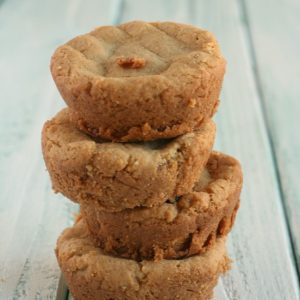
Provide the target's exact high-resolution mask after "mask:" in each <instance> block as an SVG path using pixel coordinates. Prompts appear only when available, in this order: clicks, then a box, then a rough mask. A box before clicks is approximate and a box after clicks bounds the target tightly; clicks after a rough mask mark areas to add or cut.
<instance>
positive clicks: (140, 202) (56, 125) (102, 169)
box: [42, 109, 215, 211]
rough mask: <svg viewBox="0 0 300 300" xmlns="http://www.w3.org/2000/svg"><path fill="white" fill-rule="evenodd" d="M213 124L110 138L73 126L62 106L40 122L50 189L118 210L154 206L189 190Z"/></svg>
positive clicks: (204, 157)
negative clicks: (165, 136)
mask: <svg viewBox="0 0 300 300" xmlns="http://www.w3.org/2000/svg"><path fill="white" fill-rule="evenodd" d="M214 137H215V124H214V123H213V121H211V120H208V121H207V122H204V123H202V125H201V126H200V128H198V130H197V131H194V132H191V133H187V134H184V135H182V136H179V137H177V138H174V139H171V140H170V139H169V140H159V141H151V142H139V143H113V142H108V141H105V140H101V139H99V138H97V139H95V138H92V137H91V136H89V135H87V134H86V133H84V132H81V131H80V130H78V129H77V128H76V127H75V126H74V124H72V123H71V122H70V120H69V109H64V110H62V111H61V112H60V113H59V114H57V116H55V117H54V118H53V119H52V120H51V121H48V122H47V123H46V124H45V125H44V129H43V133H42V148H43V154H44V159H45V162H46V165H47V168H48V171H49V173H50V176H51V179H52V184H53V188H54V190H56V191H57V192H61V193H62V194H64V195H65V196H66V197H68V198H70V199H71V200H73V201H75V202H79V203H84V202H86V203H88V204H91V205H96V204H97V205H98V206H97V207H99V206H101V207H102V209H103V210H106V211H121V210H123V209H125V208H133V207H136V206H147V207H152V206H157V205H160V204H162V203H163V202H165V201H166V200H167V199H170V198H174V197H175V196H177V195H182V194H184V193H186V192H188V191H190V190H191V189H192V187H193V185H194V183H195V182H196V181H197V180H198V178H199V176H200V174H201V172H202V170H203V169H204V166H205V164H206V162H207V160H208V158H209V155H210V152H211V148H212V145H213V142H214Z"/></svg>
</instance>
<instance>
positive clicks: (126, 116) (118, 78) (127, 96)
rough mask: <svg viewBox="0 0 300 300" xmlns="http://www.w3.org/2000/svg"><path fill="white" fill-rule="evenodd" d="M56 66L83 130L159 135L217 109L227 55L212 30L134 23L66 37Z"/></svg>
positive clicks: (115, 135) (181, 129) (125, 136)
mask: <svg viewBox="0 0 300 300" xmlns="http://www.w3.org/2000/svg"><path fill="white" fill-rule="evenodd" d="M51 72H52V75H53V78H54V81H55V83H56V85H57V87H58V89H59V91H60V93H61V95H62V97H63V98H64V100H65V102H66V103H67V104H68V106H69V107H70V108H71V112H72V113H71V116H72V120H73V122H75V124H77V126H78V127H79V128H80V129H82V130H84V131H86V132H88V133H90V134H92V135H94V136H101V137H103V138H108V139H111V140H114V141H133V140H154V139H158V138H169V137H174V136H178V135H180V134H184V133H187V132H190V131H192V130H194V129H196V128H198V127H199V126H200V124H201V123H202V122H203V120H204V119H207V118H209V117H211V116H212V115H213V113H214V112H215V110H216V107H217V104H218V98H219V93H220V89H221V84H222V80H223V75H224V72H225V60H224V58H223V57H222V55H221V53H220V50H219V46H218V44H217V42H216V40H215V38H214V36H213V35H212V34H211V33H209V32H208V31H205V30H202V29H199V28H196V27H194V26H191V25H185V24H178V23H172V22H157V23H146V22H140V21H134V22H129V23H125V24H122V25H119V26H103V27H98V28H96V29H95V30H94V31H92V32H90V33H88V34H85V35H81V36H78V37H76V38H74V39H73V40H71V41H69V42H67V43H66V44H65V45H63V46H61V47H59V48H58V49H57V50H56V51H55V53H54V55H53V57H52V60H51Z"/></svg>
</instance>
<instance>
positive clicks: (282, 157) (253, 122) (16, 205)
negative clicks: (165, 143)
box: [0, 0, 300, 300]
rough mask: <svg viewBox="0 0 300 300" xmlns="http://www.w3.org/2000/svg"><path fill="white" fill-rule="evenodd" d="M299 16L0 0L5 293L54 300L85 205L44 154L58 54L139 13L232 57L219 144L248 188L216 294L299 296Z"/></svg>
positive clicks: (271, 7) (181, 6)
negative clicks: (56, 186)
mask: <svg viewBox="0 0 300 300" xmlns="http://www.w3.org/2000/svg"><path fill="white" fill-rule="evenodd" d="M299 15H300V3H299V1H294V0H287V1H282V0H281V1H280V0H277V1H271V0H266V1H258V0H232V1H228V0H212V1H205V0H199V1H183V0H173V1H171V0H170V1H160V0H152V1H147V0H143V1H140V0H126V1H105V0H101V1H96V0H94V1H83V0H65V1H60V0H52V1H39V0H27V1H17V0H4V1H2V2H0V45H1V47H0V87H1V98H0V105H1V106H0V107H1V109H0V228H1V229H0V230H1V232H0V233H1V234H0V299H55V296H56V290H57V285H58V280H59V276H60V272H59V268H58V266H57V263H56V260H55V257H54V253H53V248H54V246H55V240H56V238H57V236H58V235H59V233H60V232H61V231H62V230H63V228H64V227H66V226H68V225H69V224H71V220H72V214H73V211H75V210H76V209H77V207H76V206H75V205H73V204H71V203H70V201H68V200H66V199H64V198H63V197H62V196H60V195H54V194H53V193H52V191H51V187H50V181H49V178H48V174H47V173H46V171H45V167H44V164H43V161H42V157H41V151H40V130H41V127H42V124H43V122H44V121H45V120H46V119H48V118H50V117H51V116H53V114H54V113H55V112H57V111H58V110H59V109H60V108H61V107H63V106H64V103H63V101H62V100H61V98H60V96H59V94H58V92H57V90H56V89H55V87H54V84H53V82H52V79H51V76H50V73H49V68H48V65H49V59H50V56H51V54H52V52H53V51H54V49H55V47H56V46H58V45H59V44H61V43H63V42H65V41H66V40H68V39H70V38H71V37H73V36H75V35H77V34H80V33H84V32H86V31H89V30H90V29H91V28H93V27H95V26H97V25H103V24H114V23H118V22H125V21H128V20H132V19H143V20H175V21H179V22H187V23H193V24H195V25H197V26H200V27H204V28H207V29H209V30H211V31H213V32H214V33H215V34H216V36H217V38H218V39H219V41H220V44H221V47H222V49H223V52H224V55H225V56H226V58H227V60H228V69H227V73H226V79H225V82H224V88H223V92H222V97H221V106H220V109H219V112H218V114H217V116H216V121H217V125H218V136H217V141H216V145H215V148H216V149H219V150H222V151H224V152H227V153H229V154H232V155H235V156H236V157H237V158H239V159H240V160H241V162H242V165H243V169H244V173H245V183H244V185H245V186H244V190H243V193H242V199H241V200H242V205H241V208H240V211H239V215H238V218H237V222H236V225H235V228H234V230H233V232H232V234H231V236H230V238H229V250H230V254H231V256H232V258H233V259H234V261H235V263H234V266H233V269H232V271H231V272H230V273H229V274H228V275H227V276H225V277H224V278H223V279H222V280H220V282H219V285H218V287H217V289H216V292H215V298H216V299H220V300H221V299H222V300H223V299H278V300H281V299H288V300H294V299H299V277H298V276H297V267H296V260H297V259H298V262H299V261H300V259H299V253H300V252H299V249H300V184H299V179H298V178H299V175H300V174H299V168H300V159H299V157H298V153H300V141H299V134H298V127H299V125H300V124H299V123H300V122H299V117H298V116H299V115H300V105H299V102H300V88H299V83H298V81H299V80H300V56H299V53H300V43H299V32H300V18H299ZM292 242H293V243H292ZM298 266H300V264H299V265H298ZM298 270H299V269H298ZM298 274H299V271H298Z"/></svg>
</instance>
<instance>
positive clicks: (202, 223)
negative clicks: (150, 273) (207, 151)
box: [81, 152, 242, 260]
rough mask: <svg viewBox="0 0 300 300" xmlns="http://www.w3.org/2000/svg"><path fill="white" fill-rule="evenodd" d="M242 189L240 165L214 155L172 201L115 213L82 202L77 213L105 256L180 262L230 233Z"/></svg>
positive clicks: (225, 156)
mask: <svg viewBox="0 0 300 300" xmlns="http://www.w3.org/2000/svg"><path fill="white" fill-rule="evenodd" d="M241 187H242V172H241V167H240V164H239V162H238V161H237V160H235V159H234V158H232V157H230V156H228V155H225V154H222V153H218V152H212V154H211V156H210V159H209V160H208V163H207V166H206V169H205V170H204V172H203V173H202V174H201V176H200V179H198V182H197V183H196V184H195V186H194V188H193V189H192V190H191V191H190V192H188V193H186V194H184V195H182V196H181V197H177V198H176V199H174V200H173V201H170V200H169V201H167V202H166V203H164V204H162V205H161V206H158V207H153V208H135V209H126V210H123V211H120V212H116V213H108V212H105V211H103V210H101V209H98V207H97V205H94V204H93V203H84V204H82V205H81V212H82V215H83V217H84V218H85V220H86V222H87V224H88V228H89V230H90V232H91V234H92V236H93V238H94V241H95V245H97V246H98V247H100V248H102V249H103V250H104V251H105V252H106V253H109V254H111V255H115V256H120V257H125V258H133V259H137V260H141V259H155V260H160V259H163V258H167V259H170V258H177V259H178V258H182V257H186V256H191V255H195V254H198V253H203V252H205V251H207V250H209V249H210V248H211V247H212V246H213V245H214V243H215V241H216V240H217V238H219V237H223V236H226V235H227V234H228V232H229V231H230V229H231V228H232V226H233V223H234V220H235V216H236V213H237V210H238V207H239V196H240V192H241Z"/></svg>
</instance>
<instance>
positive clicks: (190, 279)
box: [56, 220, 230, 300]
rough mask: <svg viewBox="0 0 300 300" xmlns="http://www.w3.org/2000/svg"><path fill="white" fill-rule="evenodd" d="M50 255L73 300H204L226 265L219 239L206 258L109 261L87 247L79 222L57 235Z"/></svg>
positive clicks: (87, 239) (85, 233)
mask: <svg viewBox="0 0 300 300" xmlns="http://www.w3.org/2000/svg"><path fill="white" fill-rule="evenodd" d="M56 255H57V259H58V262H59V265H60V268H61V270H62V272H63V274H64V278H65V280H66V282H67V285H68V287H69V289H70V291H71V293H72V295H73V297H74V298H75V299H78V300H79V299H85V300H95V299H103V300H110V299H114V300H133V299H138V300H142V299H149V300H153V299H165V300H168V299H170V300H174V299H189V300H207V299H210V298H211V296H212V294H213V288H214V286H215V285H216V283H217V280H218V277H219V275H220V274H221V273H224V272H225V271H227V270H228V268H229V264H230V260H229V258H228V257H227V253H226V247H225V239H223V238H220V239H218V240H217V242H216V243H215V245H214V246H213V247H212V248H211V249H210V250H209V251H207V252H206V253H204V254H201V255H196V256H193V257H190V258H185V259H180V260H161V261H160V262H154V261H141V262H137V261H135V260H131V259H122V258H118V257H113V256H109V255H106V254H104V253H103V252H102V251H101V249H100V248H96V247H95V246H94V245H93V242H92V240H91V239H90V236H89V233H88V230H87V227H86V224H85V222H84V221H83V220H80V221H79V222H77V223H76V224H75V225H74V226H73V227H71V228H68V229H66V230H65V231H64V232H63V233H62V235H61V236H60V238H59V239H58V243H57V248H56Z"/></svg>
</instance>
